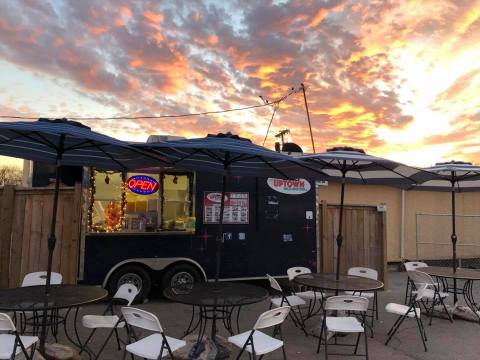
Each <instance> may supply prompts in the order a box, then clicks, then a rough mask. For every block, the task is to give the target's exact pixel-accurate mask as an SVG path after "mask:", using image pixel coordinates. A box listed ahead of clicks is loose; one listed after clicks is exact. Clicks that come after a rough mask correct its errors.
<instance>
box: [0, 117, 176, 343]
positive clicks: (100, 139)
mask: <svg viewBox="0 0 480 360" xmlns="http://www.w3.org/2000/svg"><path fill="white" fill-rule="evenodd" d="M0 155H6V156H14V157H19V158H24V159H28V160H34V161H41V162H47V163H54V164H56V170H55V191H54V200H53V208H52V221H51V226H50V236H49V238H48V266H47V279H46V286H45V294H46V295H48V294H49V292H50V277H51V272H52V259H53V251H54V249H55V243H56V236H55V224H56V217H57V207H58V195H59V188H60V177H61V165H77V166H92V167H95V168H99V169H105V170H121V171H126V170H127V169H135V168H137V167H141V166H152V165H153V164H158V163H163V164H167V162H166V161H165V160H163V159H161V158H160V157H159V156H154V155H150V154H147V153H145V151H142V150H140V149H135V148H133V147H131V146H130V145H128V144H127V143H125V142H123V141H120V140H117V139H114V138H111V137H109V136H106V135H103V134H100V133H97V132H94V131H92V130H91V129H90V128H89V127H87V126H85V125H82V124H80V123H78V122H74V121H69V120H67V119H54V120H51V119H43V118H42V119H39V120H38V121H33V122H1V123H0ZM45 321H46V316H44V324H43V325H45ZM45 336H46V335H45V326H42V336H41V350H43V349H44V342H45Z"/></svg>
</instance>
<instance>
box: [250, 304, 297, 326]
mask: <svg viewBox="0 0 480 360" xmlns="http://www.w3.org/2000/svg"><path fill="white" fill-rule="evenodd" d="M289 312H290V306H282V307H279V308H276V309H272V310H268V311H265V312H264V313H263V314H260V316H259V317H258V319H257V322H256V323H255V325H254V326H253V329H254V330H258V329H264V328H268V327H271V326H275V325H279V324H281V323H282V322H283V320H285V318H286V317H287V316H288V313H289Z"/></svg>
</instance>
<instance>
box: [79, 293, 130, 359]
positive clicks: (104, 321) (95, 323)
mask: <svg viewBox="0 0 480 360" xmlns="http://www.w3.org/2000/svg"><path fill="white" fill-rule="evenodd" d="M137 295H138V289H137V287H136V286H135V285H133V284H123V285H121V286H120V287H119V288H118V290H117V292H116V293H115V295H113V297H112V299H111V301H110V303H109V304H108V305H107V307H106V309H105V311H104V312H103V314H102V315H84V316H83V317H82V325H83V326H84V327H86V328H87V329H92V331H91V332H90V335H89V336H88V338H87V340H86V341H85V343H84V344H83V346H82V348H81V349H80V354H81V353H82V352H83V351H84V350H86V351H89V352H91V350H90V349H89V348H88V343H89V342H90V340H91V339H92V337H93V335H94V333H95V331H96V330H97V329H100V328H104V329H112V331H111V332H110V333H109V335H108V336H107V338H106V340H105V342H104V343H103V345H102V346H101V348H100V350H99V352H98V354H97V355H96V357H99V356H100V354H101V353H102V351H103V350H104V348H105V346H106V345H107V343H108V341H109V340H110V337H111V336H112V334H113V333H115V336H116V340H117V346H118V350H120V349H121V347H120V338H119V336H118V330H117V329H119V328H123V327H125V322H124V321H123V318H121V317H119V316H118V315H116V314H115V311H114V310H115V309H114V308H115V305H116V304H117V303H120V302H122V305H126V306H130V305H131V304H132V302H133V300H135V297H136V296H137Z"/></svg>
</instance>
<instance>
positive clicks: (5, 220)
mask: <svg viewBox="0 0 480 360" xmlns="http://www.w3.org/2000/svg"><path fill="white" fill-rule="evenodd" d="M0 199H1V200H0V288H6V287H8V283H9V278H10V258H11V249H12V221H13V207H14V199H15V186H14V185H5V186H4V187H3V192H2V197H1V198H0Z"/></svg>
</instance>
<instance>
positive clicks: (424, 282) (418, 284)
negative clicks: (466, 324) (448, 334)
mask: <svg viewBox="0 0 480 360" xmlns="http://www.w3.org/2000/svg"><path fill="white" fill-rule="evenodd" d="M420 270H421V269H420ZM420 270H413V271H408V277H409V278H410V280H411V282H412V285H411V286H412V291H411V293H412V295H414V294H416V293H417V291H418V289H423V291H422V301H421V303H422V304H423V306H424V308H425V311H426V312H427V315H429V316H430V322H429V325H432V319H433V311H434V310H435V306H436V305H441V306H442V307H443V310H444V311H445V312H446V313H447V315H448V319H449V320H450V322H453V319H452V317H451V316H450V313H449V312H448V310H447V307H446V306H445V302H444V301H443V299H445V298H446V297H447V296H448V295H449V294H448V293H446V292H442V291H440V289H439V287H438V284H437V283H436V282H435V281H434V280H433V278H432V277H431V276H430V275H429V274H427V273H424V272H422V271H420ZM423 300H427V301H428V303H431V305H430V306H427V304H426V303H425V301H423Z"/></svg>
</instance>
